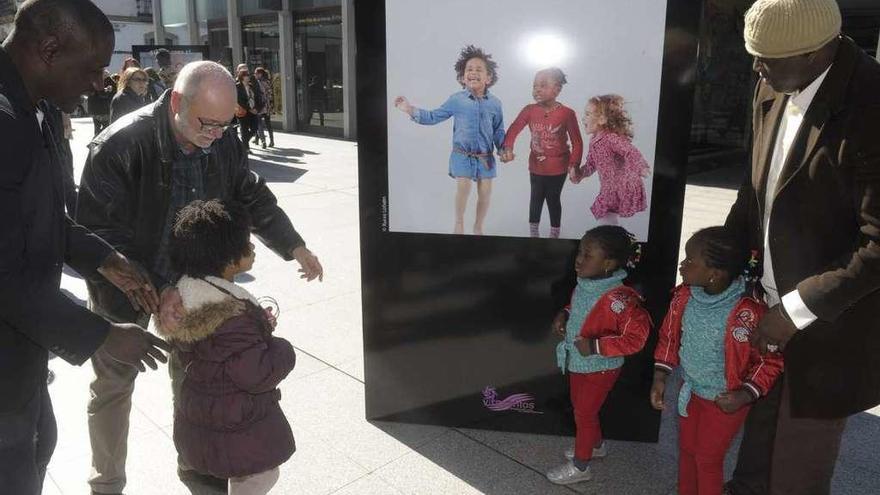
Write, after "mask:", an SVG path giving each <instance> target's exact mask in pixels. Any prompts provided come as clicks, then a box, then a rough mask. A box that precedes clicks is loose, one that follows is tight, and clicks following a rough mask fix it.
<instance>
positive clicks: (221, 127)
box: [198, 117, 232, 132]
mask: <svg viewBox="0 0 880 495" xmlns="http://www.w3.org/2000/svg"><path fill="white" fill-rule="evenodd" d="M198 119H199V124H201V126H202V127H201V131H202V132H214V131H220V132H226V129H229V128H230V127H232V121H231V120H230V121H229V122H223V123H222V124H217V123H214V122H205V121H204V120H202V118H201V117H198Z"/></svg>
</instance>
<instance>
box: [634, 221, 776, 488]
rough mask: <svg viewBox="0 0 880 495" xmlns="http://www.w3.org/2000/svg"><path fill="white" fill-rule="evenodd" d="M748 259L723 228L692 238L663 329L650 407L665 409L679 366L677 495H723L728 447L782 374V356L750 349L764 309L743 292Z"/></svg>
mask: <svg viewBox="0 0 880 495" xmlns="http://www.w3.org/2000/svg"><path fill="white" fill-rule="evenodd" d="M747 253H748V250H747V249H745V248H744V247H741V246H739V245H738V243H737V242H736V240H735V238H734V236H733V235H731V234H730V232H729V231H727V229H726V228H725V227H709V228H707V229H703V230H700V231H698V232H697V233H696V234H694V235H693V237H691V238H690V240H689V241H688V242H687V244H685V256H686V257H685V259H684V260H683V261H682V262H681V268H680V269H679V270H680V272H681V277H682V279H683V281H684V284H683V285H681V286H679V287H677V288H676V289H675V292H674V293H673V296H672V302H671V303H670V305H669V312H668V313H667V314H666V318H665V319H664V321H663V326H662V327H661V328H660V338H659V340H658V341H657V347H656V349H655V351H654V359H655V361H654V363H655V364H654V366H655V371H654V383H653V386H652V387H651V405H653V406H654V407H655V408H656V409H661V410H662V409H663V408H664V404H663V395H664V392H665V390H666V378H667V376H668V375H669V374H670V373H672V370H673V368H675V367H677V366H680V367H681V375H682V382H683V383H682V387H681V391H680V392H679V394H678V401H677V403H678V407H677V409H678V413H679V416H680V418H679V434H678V436H679V456H678V457H679V459H678V463H679V465H678V493H679V494H680V495H721V489H722V475H723V470H722V468H723V463H724V455H725V453H726V452H727V449H728V447H729V446H730V442H731V440H732V439H733V437H734V435H736V432H737V431H739V428H740V426H742V424H743V421H745V417H746V415H747V414H748V412H749V409H750V407H751V404H752V403H753V402H754V401H756V400H758V398H759V397H761V396H763V395H765V394H766V393H767V391H768V390H769V389H770V387H771V386H772V385H773V383H774V382H775V381H776V378H777V377H778V376H779V374H780V373H781V372H782V356H781V355H780V354H779V353H776V352H773V353H768V354H766V355H764V356H762V355H760V354H759V353H758V351H757V350H755V348H754V347H752V346H751V345H750V344H749V336H750V335H751V333H752V332H753V331H754V330H755V328H756V327H757V326H758V322H759V321H760V319H761V317H762V316H763V314H764V311H765V307H764V305H763V304H762V303H761V302H759V301H757V300H755V299H753V298H751V297H749V295H747V294H746V292H745V287H746V284H745V281H744V280H743V277H742V276H741V275H740V273H741V271H742V269H743V268H744V267H745V265H746V259H747V258H748V254H747Z"/></svg>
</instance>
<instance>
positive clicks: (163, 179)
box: [77, 61, 323, 493]
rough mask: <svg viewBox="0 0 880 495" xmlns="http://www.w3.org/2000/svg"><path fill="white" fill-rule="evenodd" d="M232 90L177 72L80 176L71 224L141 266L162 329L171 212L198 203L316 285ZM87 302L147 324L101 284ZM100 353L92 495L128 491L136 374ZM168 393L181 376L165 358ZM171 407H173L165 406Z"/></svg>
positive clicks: (171, 304) (168, 287)
mask: <svg viewBox="0 0 880 495" xmlns="http://www.w3.org/2000/svg"><path fill="white" fill-rule="evenodd" d="M235 103H236V91H235V81H234V80H233V78H232V76H231V75H230V74H229V72H228V71H227V70H226V69H225V68H224V67H223V66H222V65H219V64H217V63H214V62H207V61H203V62H192V63H190V64H187V65H186V66H184V67H183V69H182V70H181V71H180V73H179V74H178V77H177V80H176V81H175V84H174V88H173V89H169V90H166V91H165V93H163V94H162V95H161V96H160V97H159V99H158V100H157V101H156V102H154V103H152V104H150V105H147V106H145V107H143V108H141V109H139V110H137V111H135V112H133V113H130V114H128V115H125V116H124V117H122V118H121V119H120V120H118V121H116V122H115V123H113V124H112V125H111V126H110V127H109V128H108V129H107V130H106V131H105V132H103V133H102V134H101V135H99V136H98V137H96V138H95V140H94V141H93V142H92V144H91V146H90V153H89V157H88V159H87V161H86V166H85V169H84V171H83V174H82V180H81V183H80V193H79V201H78V203H77V219H78V221H79V222H80V223H82V224H83V225H85V226H88V227H90V228H92V229H93V230H94V231H95V232H96V233H98V234H99V235H101V236H102V237H103V238H104V239H105V240H106V241H108V242H109V243H110V244H112V245H113V246H114V247H116V249H118V250H119V251H121V252H122V253H123V254H125V255H126V256H129V257H131V258H132V259H135V260H137V261H139V262H140V263H141V264H142V265H143V266H144V267H146V269H147V270H148V271H149V273H150V277H151V279H152V282H153V284H154V285H155V286H156V288H157V289H158V290H159V299H160V310H159V315H158V316H159V319H160V321H161V323H162V324H163V325H164V326H173V325H174V324H175V318H176V317H179V312H180V310H181V307H182V306H181V304H180V296H179V295H178V294H177V290H176V289H175V288H174V286H173V284H174V283H175V282H176V281H177V278H178V275H179V274H177V273H175V272H174V270H173V269H172V268H171V264H170V261H169V253H168V241H169V238H170V234H171V227H172V225H173V223H174V218H175V216H176V215H177V212H178V211H179V210H180V209H181V208H182V207H183V206H185V205H186V204H187V203H189V202H191V201H193V200H196V199H213V198H219V199H234V200H236V201H239V202H241V203H243V204H244V205H246V206H247V208H248V210H249V213H250V215H251V217H252V220H253V230H254V234H256V236H257V237H258V238H259V239H260V240H261V241H262V242H263V243H264V244H265V245H266V246H267V247H269V248H270V249H271V250H272V251H274V252H275V253H276V254H278V255H279V256H281V257H282V258H284V259H285V260H292V259H295V260H297V262H299V264H300V266H301V268H300V270H299V271H300V273H301V278H304V279H306V280H308V281H312V280H315V279H323V268H322V267H321V264H320V262H319V261H318V259H317V257H315V255H313V254H312V253H311V251H309V249H308V248H306V245H305V241H304V240H303V239H302V237H301V236H300V235H299V234H298V233H297V232H296V230H295V229H294V228H293V225H292V224H291V221H290V219H289V218H288V217H287V215H286V214H285V213H284V211H283V210H282V209H281V208H280V207H279V206H278V204H277V202H276V199H275V196H274V195H273V194H272V192H271V191H270V190H269V188H268V187H267V186H266V182H265V181H264V180H263V179H262V178H260V177H259V176H257V174H255V173H254V172H252V171H251V170H250V168H249V166H248V158H247V154H246V152H245V150H244V147H243V145H242V143H241V141H240V140H239V139H238V137H237V136H236V133H235V130H234V129H230V124H231V121H232V119H233V115H234V109H235ZM88 289H89V302H90V304H91V307H92V308H93V309H94V310H95V311H96V312H97V313H99V314H101V315H103V316H105V317H107V318H109V319H111V320H113V321H120V322H139V323H141V324H144V325H145V324H146V323H147V322H148V319H149V315H148V314H146V313H143V312H136V311H133V310H132V309H131V306H130V305H125V304H122V303H123V302H125V296H124V295H123V294H122V293H121V292H119V291H118V290H117V289H116V288H115V287H113V286H112V285H110V284H106V283H103V282H100V281H98V282H89V283H88ZM104 357H105V356H103V355H101V354H100V353H98V354H96V355H95V357H93V358H92V364H93V367H94V370H95V379H94V381H93V382H92V385H91V392H92V398H91V400H90V402H89V405H88V413H89V433H90V439H91V444H92V476H91V478H90V480H89V483H90V484H91V486H92V491H93V492H95V493H119V492H122V490H123V488H124V486H125V458H126V451H127V446H126V444H127V436H128V426H129V413H130V411H131V394H132V391H133V389H134V380H135V378H136V375H137V374H136V373H134V372H132V371H131V370H130V369H128V368H126V367H121V366H119V365H118V363H116V362H115V361H114V360H113V359H111V358H109V357H108V358H107V359H104ZM169 371H170V373H171V381H172V390H173V391H174V392H175V396H176V391H177V390H178V387H179V384H180V381H181V378H182V377H181V370H180V369H179V366H178V365H177V363H175V362H174V359H173V357H172V360H171V363H170V365H169ZM169 406H170V405H169ZM178 474H179V475H180V477H181V479H182V480H184V482H185V483H187V484H191V483H193V482H197V483H205V484H209V485H216V486H217V488H218V489H219V488H221V487H225V480H218V479H214V478H211V477H209V476H204V475H201V474H199V473H193V472H191V471H189V470H188V469H187V466H183V465H181V466H179V469H178Z"/></svg>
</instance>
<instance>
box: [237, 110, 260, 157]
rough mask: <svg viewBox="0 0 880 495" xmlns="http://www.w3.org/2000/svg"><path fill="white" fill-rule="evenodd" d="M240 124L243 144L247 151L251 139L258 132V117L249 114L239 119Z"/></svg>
mask: <svg viewBox="0 0 880 495" xmlns="http://www.w3.org/2000/svg"><path fill="white" fill-rule="evenodd" d="M238 123H239V125H240V126H241V143H242V144H244V147H245V149H249V148H250V146H251V139H252V138H253V137H254V134H256V132H257V116H256V115H254V114H252V113H249V114H247V115H245V116H244V117H241V118H239V119H238Z"/></svg>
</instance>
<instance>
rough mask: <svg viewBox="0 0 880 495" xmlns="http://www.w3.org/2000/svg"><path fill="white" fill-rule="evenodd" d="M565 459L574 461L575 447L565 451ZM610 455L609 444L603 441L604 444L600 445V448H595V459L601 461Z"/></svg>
mask: <svg viewBox="0 0 880 495" xmlns="http://www.w3.org/2000/svg"><path fill="white" fill-rule="evenodd" d="M564 455H565V458H566V459H568V460H572V459H574V445H572V446H571V447H569V448H567V449H565V454H564ZM607 455H608V442H606V441H605V440H602V443H600V444H599V446H598V447H593V459H601V458H603V457H605V456H607Z"/></svg>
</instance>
